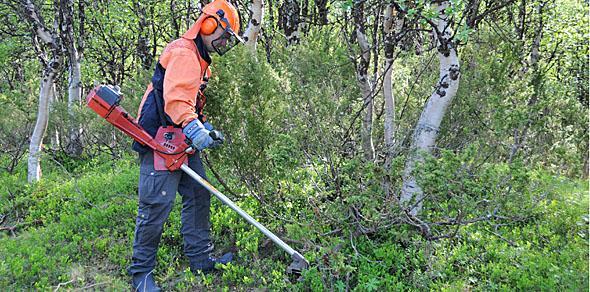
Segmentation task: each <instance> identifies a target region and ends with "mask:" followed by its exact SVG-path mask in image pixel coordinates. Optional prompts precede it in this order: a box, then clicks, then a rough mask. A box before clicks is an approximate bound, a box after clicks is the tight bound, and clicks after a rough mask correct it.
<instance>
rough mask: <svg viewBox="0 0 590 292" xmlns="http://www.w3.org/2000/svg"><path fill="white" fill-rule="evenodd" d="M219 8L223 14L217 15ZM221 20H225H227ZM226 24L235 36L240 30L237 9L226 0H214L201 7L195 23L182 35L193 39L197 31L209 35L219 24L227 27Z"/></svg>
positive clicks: (224, 27)
mask: <svg viewBox="0 0 590 292" xmlns="http://www.w3.org/2000/svg"><path fill="white" fill-rule="evenodd" d="M219 10H221V11H223V13H222V14H223V15H219V14H220V13H219ZM223 20H226V21H227V22H226V21H223ZM227 24H229V26H230V27H229V29H230V30H231V32H232V33H234V34H235V35H236V36H237V35H238V33H239V32H240V16H239V15H238V11H237V10H236V8H235V7H234V6H233V5H232V4H231V3H229V2H227V1H226V0H214V1H213V2H211V3H209V4H207V5H205V7H203V10H202V14H201V16H199V18H198V19H197V21H196V22H195V24H194V25H193V26H192V27H191V28H190V29H189V30H188V31H187V32H186V33H184V34H183V35H182V37H184V38H187V39H195V38H196V37H197V35H198V34H199V32H200V33H202V34H204V35H209V34H212V33H213V32H214V31H215V29H216V28H217V27H218V26H219V25H221V27H222V28H223V29H227V28H228V27H227ZM240 41H241V40H240Z"/></svg>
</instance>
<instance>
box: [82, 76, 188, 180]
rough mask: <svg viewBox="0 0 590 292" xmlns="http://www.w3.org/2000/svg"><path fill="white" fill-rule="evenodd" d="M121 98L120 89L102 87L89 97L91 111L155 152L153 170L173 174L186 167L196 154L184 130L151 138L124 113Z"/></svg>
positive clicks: (160, 132)
mask: <svg viewBox="0 0 590 292" xmlns="http://www.w3.org/2000/svg"><path fill="white" fill-rule="evenodd" d="M121 99H122V95H121V92H119V89H118V88H117V87H112V86H109V85H99V86H97V87H95V88H94V89H93V90H92V91H90V93H89V94H88V96H87V97H86V103H87V105H88V107H89V108H91V109H92V110H93V111H94V112H96V113H97V114H98V115H99V116H101V117H103V118H104V119H105V120H107V122H109V123H111V124H112V125H113V126H115V127H116V128H118V129H119V130H121V131H123V133H125V134H127V135H128V136H129V137H131V138H133V140H135V141H137V142H138V143H140V144H142V145H145V146H148V147H149V148H151V149H153V150H154V168H155V169H156V170H170V171H174V170H177V169H179V168H180V166H182V164H183V163H186V161H187V157H188V154H192V153H194V149H193V148H192V147H190V141H189V140H188V139H187V138H186V137H185V135H184V134H183V133H182V129H180V128H174V127H172V126H170V127H160V128H159V129H158V132H157V133H156V137H155V138H152V136H150V134H149V133H148V132H146V131H145V130H144V129H143V128H142V127H141V126H140V125H139V123H138V122H137V121H136V120H135V119H134V118H133V117H132V116H131V115H129V113H127V111H125V109H124V108H123V107H122V106H120V105H119V103H120V102H121Z"/></svg>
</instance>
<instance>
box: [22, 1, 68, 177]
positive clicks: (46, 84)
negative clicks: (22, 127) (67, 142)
mask: <svg viewBox="0 0 590 292" xmlns="http://www.w3.org/2000/svg"><path fill="white" fill-rule="evenodd" d="M20 5H21V6H20V7H19V8H20V9H19V11H20V13H21V15H22V17H23V19H25V20H26V21H27V22H28V23H29V24H30V26H31V38H32V41H33V44H34V47H35V48H36V50H37V53H38V57H39V60H40V62H41V64H42V65H43V71H42V73H41V84H40V87H39V104H38V110H37V121H36V123H35V128H34V129H33V134H32V135H31V141H30V143H29V157H28V161H27V166H28V170H27V180H28V181H29V182H35V181H39V179H40V178H41V152H42V149H43V138H44V137H45V132H46V131H47V122H48V121H49V103H50V99H51V96H52V95H53V94H55V92H54V85H55V81H56V78H57V75H58V73H59V70H60V69H61V66H62V53H61V50H62V46H61V42H60V39H59V36H58V32H57V31H56V30H55V29H52V30H50V29H48V28H47V26H46V25H45V22H44V21H43V19H42V17H41V15H40V14H39V10H38V9H37V7H36V6H35V4H34V3H33V2H32V1H31V0H27V1H25V2H20ZM56 26H57V25H56V24H54V27H56Z"/></svg>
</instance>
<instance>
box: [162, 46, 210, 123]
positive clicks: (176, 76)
mask: <svg viewBox="0 0 590 292" xmlns="http://www.w3.org/2000/svg"><path fill="white" fill-rule="evenodd" d="M161 62H162V66H164V67H165V68H166V74H165V77H164V94H163V95H164V111H165V112H166V114H168V116H169V117H170V118H171V119H172V121H173V122H174V123H175V124H178V125H181V126H182V127H184V126H186V125H187V124H188V123H189V122H191V121H192V120H194V119H197V117H198V115H197V113H195V99H196V96H197V93H198V92H199V88H200V86H201V66H200V64H199V59H198V58H197V56H196V55H195V53H194V52H193V51H191V50H189V49H186V48H177V49H174V50H171V51H170V52H167V53H166V55H164V56H162V58H161Z"/></svg>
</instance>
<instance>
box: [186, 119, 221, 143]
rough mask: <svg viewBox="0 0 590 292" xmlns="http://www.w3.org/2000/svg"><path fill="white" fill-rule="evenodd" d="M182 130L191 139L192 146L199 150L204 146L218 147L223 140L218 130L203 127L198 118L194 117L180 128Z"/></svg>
mask: <svg viewBox="0 0 590 292" xmlns="http://www.w3.org/2000/svg"><path fill="white" fill-rule="evenodd" d="M182 132H183V133H184V134H185V135H186V137H188V138H189V139H190V140H191V141H192V143H193V146H194V147H196V148H197V150H199V151H203V149H205V148H216V147H219V146H221V144H223V141H225V139H224V137H223V135H222V134H221V133H220V132H219V131H209V130H207V129H205V126H204V125H203V124H202V123H201V122H200V121H199V120H198V119H194V120H193V121H191V122H190V123H188V125H186V127H184V128H183V129H182Z"/></svg>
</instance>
